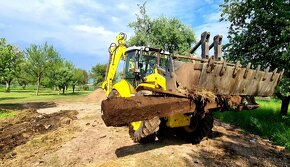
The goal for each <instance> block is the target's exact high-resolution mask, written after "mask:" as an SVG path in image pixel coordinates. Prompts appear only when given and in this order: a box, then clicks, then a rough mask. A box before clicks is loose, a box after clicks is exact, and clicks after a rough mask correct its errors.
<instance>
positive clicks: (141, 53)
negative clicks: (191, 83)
mask: <svg viewBox="0 0 290 167" xmlns="http://www.w3.org/2000/svg"><path fill="white" fill-rule="evenodd" d="M170 60H171V56H170V53H169V52H167V51H163V50H161V49H155V48H150V47H146V46H133V47H129V48H127V50H126V58H125V67H124V73H123V74H124V75H123V77H124V78H125V79H126V80H128V81H129V82H130V83H131V84H132V85H134V86H136V85H138V84H139V83H141V82H144V78H145V77H146V76H148V75H151V74H153V73H154V70H155V69H158V71H160V73H163V75H164V76H165V73H166V71H167V70H166V69H168V68H169V66H170V65H169V64H170V63H169V61H170Z"/></svg>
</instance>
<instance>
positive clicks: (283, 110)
mask: <svg viewBox="0 0 290 167" xmlns="http://www.w3.org/2000/svg"><path fill="white" fill-rule="evenodd" d="M289 102H290V97H285V98H283V99H282V105H281V111H280V114H281V115H287V113H288V106H289Z"/></svg>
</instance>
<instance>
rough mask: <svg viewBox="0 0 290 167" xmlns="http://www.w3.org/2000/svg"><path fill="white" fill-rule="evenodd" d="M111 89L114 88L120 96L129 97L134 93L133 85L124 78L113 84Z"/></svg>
mask: <svg viewBox="0 0 290 167" xmlns="http://www.w3.org/2000/svg"><path fill="white" fill-rule="evenodd" d="M113 89H115V90H116V91H117V92H118V93H119V94H120V96H121V97H131V96H132V95H135V94H136V90H135V89H134V87H133V86H132V85H131V84H130V83H129V82H128V81H126V80H124V79H122V80H121V81H119V82H118V83H116V84H115V85H114V86H113Z"/></svg>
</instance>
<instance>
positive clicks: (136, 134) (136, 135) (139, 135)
mask: <svg viewBox="0 0 290 167" xmlns="http://www.w3.org/2000/svg"><path fill="white" fill-rule="evenodd" d="M159 124H160V119H159V118H158V117H154V118H152V119H149V120H144V121H140V122H139V123H138V125H137V126H136V125H134V124H133V123H131V124H130V125H129V134H130V137H131V138H132V140H133V141H134V142H137V143H142V144H144V143H151V142H154V141H155V139H156V134H157V131H158V130H159Z"/></svg>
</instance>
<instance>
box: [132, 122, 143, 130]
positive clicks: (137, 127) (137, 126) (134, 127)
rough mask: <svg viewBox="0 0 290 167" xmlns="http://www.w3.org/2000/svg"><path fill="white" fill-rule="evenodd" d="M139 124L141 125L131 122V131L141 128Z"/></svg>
mask: <svg viewBox="0 0 290 167" xmlns="http://www.w3.org/2000/svg"><path fill="white" fill-rule="evenodd" d="M141 123H142V121H137V122H131V125H132V126H133V129H134V130H135V131H136V130H138V129H139V127H140V126H141Z"/></svg>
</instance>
